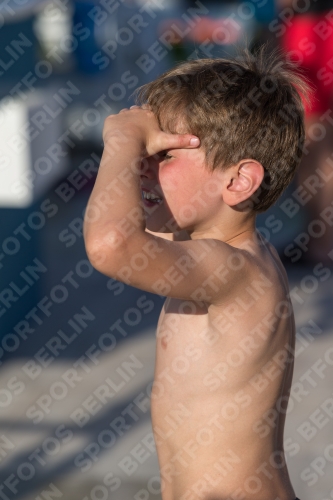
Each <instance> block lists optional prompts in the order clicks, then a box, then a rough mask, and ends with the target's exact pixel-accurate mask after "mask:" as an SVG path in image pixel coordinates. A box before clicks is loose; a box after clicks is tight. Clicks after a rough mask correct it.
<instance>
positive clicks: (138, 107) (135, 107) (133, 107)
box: [130, 105, 140, 109]
mask: <svg viewBox="0 0 333 500" xmlns="http://www.w3.org/2000/svg"><path fill="white" fill-rule="evenodd" d="M130 109H140V106H135V105H134V106H131V107H130Z"/></svg>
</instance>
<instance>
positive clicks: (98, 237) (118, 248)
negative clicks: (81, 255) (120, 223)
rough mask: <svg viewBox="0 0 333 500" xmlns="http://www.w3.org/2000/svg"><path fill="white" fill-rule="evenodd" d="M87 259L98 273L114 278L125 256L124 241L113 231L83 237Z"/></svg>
mask: <svg viewBox="0 0 333 500" xmlns="http://www.w3.org/2000/svg"><path fill="white" fill-rule="evenodd" d="M84 241H85V247H86V253H87V257H88V259H89V262H90V263H91V265H92V266H93V267H94V268H95V269H96V270H97V271H99V272H100V273H102V274H106V275H107V276H110V277H112V278H114V277H115V276H116V273H117V270H118V269H119V268H120V267H121V266H122V265H123V259H124V255H125V253H126V252H125V248H124V244H125V242H124V239H123V238H122V237H121V236H120V235H119V234H118V233H117V232H115V231H110V232H108V233H106V234H92V235H89V236H85V238H84Z"/></svg>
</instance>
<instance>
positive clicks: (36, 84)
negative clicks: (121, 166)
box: [0, 0, 333, 500]
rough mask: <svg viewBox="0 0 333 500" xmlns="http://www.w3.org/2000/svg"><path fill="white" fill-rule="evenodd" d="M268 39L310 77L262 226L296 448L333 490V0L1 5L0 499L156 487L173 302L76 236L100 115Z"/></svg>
mask: <svg viewBox="0 0 333 500" xmlns="http://www.w3.org/2000/svg"><path fill="white" fill-rule="evenodd" d="M267 41H268V42H269V43H270V46H271V47H272V49H273V48H280V49H281V50H283V51H284V52H285V53H286V56H287V58H289V59H290V60H293V61H294V62H296V63H297V64H298V65H299V67H300V69H301V70H302V71H303V72H304V74H305V75H306V77H307V78H308V80H309V81H310V83H311V85H312V87H313V89H314V96H313V99H312V102H311V104H309V105H307V108H306V123H307V141H306V145H305V148H304V158H303V160H302V165H301V169H300V171H299V174H298V175H297V177H296V178H295V180H294V182H293V184H292V185H291V186H290V187H289V188H288V190H287V191H286V193H285V194H284V195H283V197H282V198H281V199H280V200H279V202H278V203H277V204H276V205H275V206H274V207H273V208H272V209H271V210H269V211H268V212H266V213H265V214H263V215H260V216H259V217H258V224H257V225H258V228H259V229H260V231H261V232H262V233H263V234H264V236H265V237H266V238H267V239H268V240H269V241H271V242H272V243H273V244H274V245H275V246H276V248H277V249H278V251H279V253H280V256H281V258H282V260H283V261H284V264H285V266H286V269H287V272H288V276H289V282H290V289H291V296H292V300H293V304H294V307H295V313H296V320H297V342H296V354H295V374H294V381H293V387H292V391H291V398H290V404H289V409H288V414H287V424H286V430H285V449H286V457H287V461H288V464H289V469H290V473H291V478H292V482H293V485H294V488H295V491H296V493H297V495H298V496H299V497H300V498H301V499H302V500H306V499H311V500H330V499H333V489H332V488H333V483H332V474H333V440H332V439H333V438H332V435H333V434H332V418H333V411H332V406H333V405H332V403H333V399H332V382H331V381H332V371H333V370H332V367H333V355H332V333H333V332H332V329H333V327H332V319H333V312H332V304H333V303H332V295H333V278H332V269H333V266H332V262H333V235H332V227H333V196H332V189H333V155H332V152H333V140H332V138H333V133H332V124H333V116H332V84H333V2H332V1H331V0H326V1H325V0H316V1H315V0H280V1H279V2H277V1H273V0H251V1H245V2H239V1H230V0H229V1H227V2H224V1H215V2H214V1H206V0H201V1H199V0H197V1H185V0H183V1H181V0H178V1H177V0H174V1H172V0H147V1H146V0H98V1H97V0H96V1H94V0H77V1H76V0H52V1H49V0H45V1H44V0H43V1H42V0H3V2H2V3H1V5H0V212H1V225H0V232H1V235H0V245H1V248H0V273H1V289H0V324H1V329H0V364H1V384H0V416H1V418H0V498H1V499H4V500H8V499H10V500H11V499H14V498H15V499H22V500H23V499H24V500H32V499H46V500H47V499H51V498H63V499H67V498H68V499H72V500H87V499H88V500H106V499H111V498H112V499H114V500H120V499H122V500H130V499H133V500H148V499H149V500H150V499H151V500H160V499H161V496H160V483H159V471H158V464H157V458H156V454H155V451H154V446H153V440H152V434H151V433H152V428H151V421H150V407H149V394H150V389H151V384H152V379H153V369H154V356H155V327H156V323H157V319H158V316H159V313H160V310H161V307H162V304H163V301H164V298H163V297H160V296H156V295H150V294H148V293H145V292H142V291H140V290H137V289H134V288H131V287H128V286H125V285H123V284H122V283H119V282H116V281H114V280H112V279H108V278H107V277H105V276H103V275H101V274H99V273H98V272H97V271H95V270H93V269H92V267H91V265H90V264H89V262H88V260H87V257H86V254H85V250H84V244H83V238H82V221H83V214H84V209H85V206H86V204H87V200H88V197H89V194H90V192H91V189H92V186H93V184H94V181H95V177H96V173H97V170H98V165H99V161H100V157H101V154H102V150H103V149H102V148H103V143H102V129H103V122H104V119H105V118H106V116H108V115H109V114H112V113H117V112H118V111H119V110H120V109H121V108H123V107H129V106H130V105H131V104H133V100H132V97H131V95H132V93H133V91H134V90H135V89H136V88H137V87H138V86H140V85H142V84H143V83H145V82H147V81H150V80H152V79H154V78H155V77H156V76H157V75H159V74H160V73H162V72H163V71H165V70H166V69H168V68H169V67H171V66H172V65H173V64H174V63H175V62H176V61H179V60H185V59H188V58H197V57H215V56H223V57H229V56H232V55H233V54H234V53H235V46H236V45H238V46H248V47H249V48H250V50H252V51H253V50H256V48H258V47H260V45H261V44H263V43H265V42H267ZM174 424H175V423H174Z"/></svg>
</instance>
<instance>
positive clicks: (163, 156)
mask: <svg viewBox="0 0 333 500" xmlns="http://www.w3.org/2000/svg"><path fill="white" fill-rule="evenodd" d="M159 155H160V157H161V158H162V159H163V160H168V159H169V158H172V156H171V155H170V154H169V153H168V152H167V151H161V152H160V153H159Z"/></svg>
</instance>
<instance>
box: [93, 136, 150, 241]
mask: <svg viewBox="0 0 333 500" xmlns="http://www.w3.org/2000/svg"><path fill="white" fill-rule="evenodd" d="M141 159H142V146H141V145H140V142H139V141H138V140H136V139H133V138H131V137H129V135H126V136H125V135H124V134H121V136H120V137H119V135H116V134H115V135H114V136H111V137H109V138H108V141H107V143H106V144H105V147H104V151H103V155H102V159H101V163H100V167H99V171H98V175H97V179H96V183H95V186H94V189H93V191H92V194H91V196H90V199H89V203H88V206H87V210H86V214H85V221H84V236H85V240H86V244H87V241H89V240H91V239H93V240H94V239H96V238H98V239H100V238H101V239H102V238H104V237H107V234H108V233H109V232H110V231H114V230H115V229H117V226H118V227H119V226H121V227H122V229H121V233H122V234H128V235H131V234H133V233H134V232H135V231H139V232H143V231H144V230H145V220H144V213H143V207H142V204H141V190H140V162H141ZM129 214H132V217H131V218H128V215H129Z"/></svg>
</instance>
